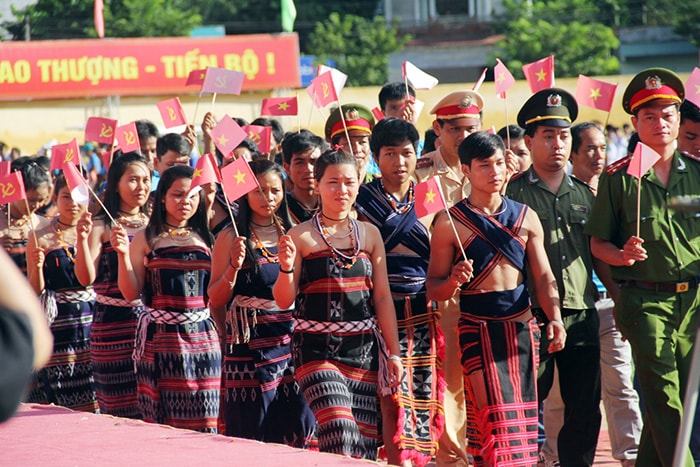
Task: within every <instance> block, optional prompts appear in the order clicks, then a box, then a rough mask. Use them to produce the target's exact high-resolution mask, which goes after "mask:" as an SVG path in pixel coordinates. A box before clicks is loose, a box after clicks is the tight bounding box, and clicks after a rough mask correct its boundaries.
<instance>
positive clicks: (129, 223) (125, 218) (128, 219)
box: [117, 211, 148, 229]
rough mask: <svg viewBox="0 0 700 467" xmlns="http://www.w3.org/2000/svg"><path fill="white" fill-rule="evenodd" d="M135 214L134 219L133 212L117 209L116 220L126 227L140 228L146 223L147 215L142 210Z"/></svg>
mask: <svg viewBox="0 0 700 467" xmlns="http://www.w3.org/2000/svg"><path fill="white" fill-rule="evenodd" d="M135 215H136V217H137V218H136V219H133V216H134V214H129V213H125V212H123V211H119V216H118V217H117V222H119V223H120V224H121V225H123V226H124V227H125V228H127V229H140V228H141V227H143V226H145V225H146V224H147V223H148V216H147V215H146V214H144V213H143V212H141V211H139V212H138V213H137V214H135Z"/></svg>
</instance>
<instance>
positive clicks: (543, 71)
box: [523, 55, 554, 94]
mask: <svg viewBox="0 0 700 467" xmlns="http://www.w3.org/2000/svg"><path fill="white" fill-rule="evenodd" d="M523 73H525V79H527V84H529V85H530V91H532V93H533V94H534V93H536V92H537V91H541V90H543V89H547V88H552V87H554V55H550V56H549V57H545V58H543V59H540V60H537V61H536V62H532V63H527V64H525V65H523Z"/></svg>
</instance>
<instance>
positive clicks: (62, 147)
mask: <svg viewBox="0 0 700 467" xmlns="http://www.w3.org/2000/svg"><path fill="white" fill-rule="evenodd" d="M64 165H80V148H79V147H78V141H77V140H76V139H75V138H73V139H72V140H71V142H70V143H65V144H56V145H54V146H53V147H52V148H51V167H50V168H51V170H63V166H64Z"/></svg>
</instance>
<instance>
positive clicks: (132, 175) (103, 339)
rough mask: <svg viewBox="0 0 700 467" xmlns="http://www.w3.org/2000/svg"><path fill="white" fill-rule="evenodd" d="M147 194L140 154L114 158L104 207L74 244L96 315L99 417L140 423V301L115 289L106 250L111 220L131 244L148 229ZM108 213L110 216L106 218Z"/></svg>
mask: <svg viewBox="0 0 700 467" xmlns="http://www.w3.org/2000/svg"><path fill="white" fill-rule="evenodd" d="M150 192H151V173H150V170H149V168H148V162H147V161H146V159H144V158H143V156H141V154H140V153H138V152H130V153H127V154H123V155H120V156H119V157H116V158H115V159H114V161H113V162H112V164H111V166H110V168H109V171H108V173H107V186H106V188H105V192H104V203H103V204H104V207H105V208H106V210H107V212H105V210H104V209H102V210H101V211H100V212H98V213H97V215H96V216H95V221H94V222H93V221H92V216H91V215H90V214H89V213H87V214H85V215H83V216H82V217H81V219H80V221H78V230H86V231H87V232H89V235H88V236H85V237H83V236H81V239H84V240H82V241H80V242H78V250H77V253H76V258H75V259H76V261H75V274H76V276H77V277H78V280H80V283H81V284H83V285H89V284H94V288H95V293H96V295H97V296H96V302H97V303H95V314H94V317H93V322H92V335H91V338H90V352H91V358H92V365H93V374H94V376H95V391H96V392H97V400H98V402H99V404H100V413H103V414H109V415H115V416H118V417H127V418H141V411H140V410H139V407H138V402H137V400H136V374H135V373H134V361H133V359H132V354H133V352H134V340H135V335H136V320H137V317H138V314H139V313H140V311H141V307H142V303H141V300H139V299H136V300H134V301H127V300H125V299H124V297H123V296H122V294H121V292H120V291H119V284H118V283H117V273H118V264H119V261H118V259H117V252H116V251H115V250H114V248H112V245H111V244H110V235H111V231H112V228H113V227H114V226H113V224H112V219H114V220H116V221H117V223H118V224H119V225H120V226H122V227H123V228H124V229H126V232H127V235H128V237H129V239H130V240H131V239H133V237H134V235H135V234H136V233H137V232H139V231H141V230H143V229H144V228H145V227H146V224H147V223H148V215H147V214H146V203H147V201H148V195H149V193H150ZM107 213H109V216H108V215H107Z"/></svg>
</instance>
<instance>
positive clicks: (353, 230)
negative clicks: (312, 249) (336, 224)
mask: <svg viewBox="0 0 700 467" xmlns="http://www.w3.org/2000/svg"><path fill="white" fill-rule="evenodd" d="M313 219H314V226H315V227H316V230H318V232H319V233H320V234H321V237H323V241H324V242H325V244H326V245H327V246H328V248H330V250H331V255H332V256H333V260H334V261H335V263H336V264H337V265H338V266H340V267H341V268H343V269H350V268H351V267H352V265H353V264H355V261H357V256H358V255H359V254H360V238H359V233H358V227H357V221H356V220H355V219H353V218H352V217H350V216H348V218H347V219H348V227H349V229H350V235H349V236H350V248H349V250H351V251H352V253H351V254H349V255H348V254H345V253H343V252H342V251H341V250H339V249H337V248H336V247H334V246H333V242H332V240H331V239H332V238H333V236H332V235H330V234H329V233H328V228H327V227H326V225H325V224H324V223H323V216H322V213H321V212H319V213H318V214H316V215H315V216H314V217H313ZM344 236H345V235H343V237H344Z"/></svg>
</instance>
